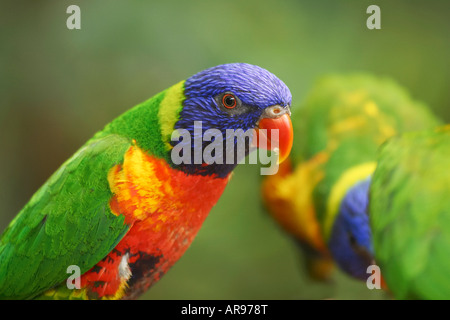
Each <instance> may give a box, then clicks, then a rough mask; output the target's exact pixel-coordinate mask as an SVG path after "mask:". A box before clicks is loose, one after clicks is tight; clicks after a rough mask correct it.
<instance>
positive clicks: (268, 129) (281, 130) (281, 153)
mask: <svg viewBox="0 0 450 320" xmlns="http://www.w3.org/2000/svg"><path fill="white" fill-rule="evenodd" d="M289 114H290V112H289V109H286V108H283V107H281V106H278V105H276V106H272V107H270V108H268V110H267V112H265V113H264V114H263V116H262V117H261V119H260V120H259V123H258V128H257V129H256V132H255V133H256V137H254V140H253V141H254V142H255V145H256V147H258V148H264V149H267V150H271V151H274V152H276V153H277V154H278V164H280V163H282V162H283V161H284V160H286V159H287V158H288V156H289V154H290V153H291V149H292V144H293V142H294V130H293V128H292V122H291V117H290V115H289ZM261 129H265V130H261ZM274 130H275V131H274ZM276 132H278V134H276Z"/></svg>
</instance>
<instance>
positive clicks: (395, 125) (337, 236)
mask: <svg viewBox="0 0 450 320" xmlns="http://www.w3.org/2000/svg"><path fill="white" fill-rule="evenodd" d="M292 117H293V119H294V120H295V121H293V123H294V134H295V135H296V136H298V137H301V139H297V140H296V143H295V144H294V146H293V148H292V153H291V155H290V157H289V159H288V161H285V162H284V163H283V164H282V165H281V166H280V169H279V171H278V173H277V174H275V175H273V176H267V177H266V178H265V180H264V181H263V185H262V197H263V200H264V202H265V205H266V207H267V208H268V211H269V212H270V214H271V215H272V216H273V218H274V219H275V220H276V221H277V222H278V223H279V224H280V225H281V226H282V227H283V228H284V229H285V230H286V231H287V232H288V233H289V234H291V235H292V236H293V238H294V239H296V242H297V243H298V244H299V245H300V247H301V249H302V251H303V253H304V256H305V259H304V260H305V262H306V268H307V270H308V271H309V274H310V275H311V276H312V277H313V278H316V279H321V280H324V279H328V278H329V276H330V274H331V271H332V270H333V265H334V264H335V263H336V264H337V265H338V266H339V267H340V268H341V269H342V270H344V271H345V272H346V273H348V274H350V275H351V276H353V277H356V278H359V279H362V280H366V279H367V278H368V276H369V275H368V274H367V273H366V271H367V267H368V266H369V265H371V264H372V263H373V258H374V256H373V246H372V239H371V230H370V225H369V217H368V215H367V206H368V201H369V200H368V192H369V191H368V190H369V187H370V177H371V175H372V173H373V171H374V170H375V167H376V156H377V150H378V147H379V146H380V145H381V144H382V143H383V142H385V141H386V140H387V139H388V138H390V137H392V136H394V135H396V134H398V133H401V132H405V131H409V130H420V129H427V128H432V127H434V126H435V125H436V124H438V123H439V121H438V120H437V119H436V118H435V117H434V116H433V115H432V114H431V113H430V111H429V110H428V109H427V108H426V107H425V106H424V105H423V104H421V103H418V102H415V101H413V100H412V99H411V98H410V97H409V96H408V94H407V93H406V91H405V90H404V89H403V88H401V87H400V86H399V85H397V84H396V83H394V82H393V81H391V80H388V79H380V78H376V77H373V76H370V75H364V74H353V75H330V76H326V77H324V78H323V79H322V80H320V81H319V82H318V83H317V85H316V86H315V87H314V89H313V90H312V92H311V94H310V96H309V98H307V100H306V101H305V102H304V103H303V106H302V107H301V108H297V109H294V110H293V114H292Z"/></svg>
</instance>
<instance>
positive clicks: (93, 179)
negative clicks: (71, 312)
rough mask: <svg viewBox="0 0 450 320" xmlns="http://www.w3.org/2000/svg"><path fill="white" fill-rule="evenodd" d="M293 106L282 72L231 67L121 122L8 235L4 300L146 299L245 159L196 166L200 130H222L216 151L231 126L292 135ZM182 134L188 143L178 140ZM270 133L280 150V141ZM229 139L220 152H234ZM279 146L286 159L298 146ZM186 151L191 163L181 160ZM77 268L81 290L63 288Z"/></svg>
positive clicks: (93, 142)
mask: <svg viewBox="0 0 450 320" xmlns="http://www.w3.org/2000/svg"><path fill="white" fill-rule="evenodd" d="M290 103H291V93H290V91H289V89H288V88H287V87H286V85H285V84H284V83H283V82H282V81H281V80H279V79H278V78H277V77H276V76H274V75H273V74H271V73H270V72H268V71H267V70H264V69H262V68H260V67H257V66H254V65H249V64H243V63H234V64H226V65H220V66H216V67H213V68H210V69H207V70H205V71H202V72H200V73H197V74H195V75H193V76H192V77H190V78H188V79H187V80H185V81H181V82H179V83H178V84H176V85H174V86H172V87H170V88H168V89H167V90H164V91H162V92H161V93H159V94H157V95H155V96H154V97H152V98H150V99H149V100H147V101H145V102H143V103H141V104H139V105H137V106H136V107H134V108H132V109H130V110H129V111H127V112H125V113H124V114H122V115H121V116H119V117H118V118H116V119H115V120H113V121H112V122H111V123H109V124H108V125H106V127H105V128H104V129H103V130H101V131H99V132H98V133H97V134H95V135H94V137H93V138H92V139H90V140H89V141H88V142H87V143H86V144H85V145H84V146H83V147H81V149H80V150H78V152H76V153H75V154H74V155H73V156H72V157H71V158H70V159H69V160H67V161H66V162H65V163H64V164H63V165H62V166H61V167H60V168H59V169H58V170H57V171H56V172H55V173H54V174H53V175H52V176H51V177H50V178H49V179H48V181H47V182H46V183H45V184H44V185H43V186H42V187H41V188H40V189H39V190H38V191H37V192H36V193H35V194H34V195H33V197H32V198H31V200H30V201H29V202H28V203H27V204H26V205H25V207H24V208H23V209H22V210H21V211H20V212H19V213H18V215H17V216H16V217H15V218H14V219H13V221H12V222H11V223H10V225H9V226H8V227H7V228H6V230H5V231H4V233H3V234H2V235H1V238H0V298H2V299H32V298H42V299H76V298H78V299H131V298H137V297H139V295H140V294H142V293H143V292H145V291H146V290H147V289H148V288H149V287H150V286H151V285H152V284H154V283H155V282H156V281H158V280H159V279H160V278H161V277H162V276H163V275H164V274H165V273H166V272H167V271H168V270H169V268H170V267H171V266H172V265H173V264H174V263H175V262H176V261H177V260H178V259H179V258H180V257H181V256H182V255H183V253H184V252H185V250H186V249H187V248H188V247H189V245H190V244H191V242H192V241H193V239H194V237H195V236H196V234H197V232H198V231H199V229H200V227H201V225H202V223H203V221H204V220H205V218H206V217H207V215H208V213H209V211H210V210H211V208H212V207H213V206H214V205H215V203H216V202H217V200H218V199H219V197H220V196H221V194H222V192H223V190H224V188H225V186H226V185H227V183H228V181H229V179H230V176H231V172H232V170H233V169H234V168H235V166H236V165H237V163H238V162H239V161H240V160H241V159H239V158H236V157H234V161H229V159H227V160H228V161H227V162H225V161H213V162H205V161H204V159H203V160H202V159H200V161H197V160H198V159H197V155H198V150H199V149H198V148H200V151H201V154H203V151H205V150H206V148H208V147H209V146H210V144H209V143H208V141H207V140H206V139H203V140H200V142H199V140H198V138H199V137H198V129H199V128H198V125H197V124H198V123H200V124H201V129H200V130H201V131H200V134H202V135H203V133H205V132H206V130H208V129H214V130H215V131H214V132H215V135H214V136H215V138H216V140H215V142H216V143H219V142H221V141H222V140H217V139H218V137H219V136H222V137H223V139H225V136H226V134H225V133H226V131H227V129H234V130H237V129H242V130H244V131H246V130H250V129H253V128H257V129H259V130H260V129H265V128H270V129H277V130H279V135H278V136H279V137H290V138H289V139H291V138H292V126H291V122H290V117H289V114H290V111H289V108H290ZM181 132H184V133H186V132H187V133H190V136H191V137H192V139H187V137H188V136H186V135H182V137H183V138H182V139H173V137H174V134H176V133H178V134H180V133H181ZM218 134H219V135H218ZM220 134H221V135H220ZM175 136H176V135H175ZM267 137H268V139H269V141H268V142H272V143H273V145H274V146H275V145H276V144H275V141H272V140H275V139H276V136H270V135H268V136H267ZM185 138H186V139H185ZM271 139H272V140H271ZM209 141H211V139H210V140H209ZM222 142H223V144H222V148H217V149H215V152H216V156H218V155H220V154H222V155H225V154H226V152H229V151H230V150H226V149H225V148H226V146H228V145H227V144H226V143H225V141H222ZM277 142H279V143H278V144H279V150H278V152H279V155H280V157H281V158H284V157H286V156H287V155H288V154H289V151H290V146H291V145H292V140H291V141H277ZM180 144H182V145H183V148H180V151H179V152H178V153H179V156H182V157H183V158H184V159H187V161H182V162H179V163H178V160H177V161H174V160H173V159H174V158H173V155H174V154H173V151H174V150H176V149H177V148H178V147H179V146H180ZM216 145H217V144H216ZM235 148H236V143H235V140H233V144H232V147H231V151H234V149H235ZM249 150H250V147H248V148H246V150H245V151H246V152H245V154H243V155H241V156H242V157H244V156H245V155H246V154H247V153H248V152H249ZM237 154H238V153H237V152H236V153H233V155H237ZM222 160H223V159H222ZM232 160H233V159H232ZM70 266H77V267H78V268H79V269H80V271H81V278H80V284H81V286H80V287H79V288H75V289H73V288H69V287H68V286H67V285H66V279H67V278H68V277H69V276H70V274H68V271H67V270H68V268H69V267H70Z"/></svg>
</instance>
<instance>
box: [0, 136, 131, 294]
mask: <svg viewBox="0 0 450 320" xmlns="http://www.w3.org/2000/svg"><path fill="white" fill-rule="evenodd" d="M130 145H131V144H130V141H129V140H128V139H126V138H123V137H120V136H118V135H108V136H105V137H102V138H98V139H93V140H91V141H89V142H88V143H87V144H86V145H85V146H84V147H82V148H81V149H80V150H79V151H78V152H77V153H76V154H75V155H74V156H73V157H72V158H70V159H69V160H68V161H66V162H65V163H64V164H63V165H62V166H61V168H59V170H58V171H56V172H55V173H54V174H53V175H52V176H51V177H50V179H49V180H48V181H47V182H46V183H45V184H44V185H43V186H42V187H41V188H40V189H39V190H38V191H37V192H36V194H35V195H34V196H33V197H32V198H31V200H30V201H29V203H27V205H26V206H25V207H24V208H23V209H22V211H21V212H20V213H19V214H18V215H17V217H16V218H15V219H14V220H13V221H12V222H11V224H10V225H9V226H8V228H7V229H6V230H5V232H4V233H3V235H2V237H1V239H0V298H3V299H5V298H6V299H28V298H32V297H33V296H35V295H37V294H39V293H41V292H43V291H45V290H47V289H49V288H51V287H53V286H55V285H58V284H60V283H62V282H64V281H65V280H66V279H67V278H68V276H70V274H68V273H67V267H68V266H70V265H78V266H79V267H80V269H81V273H84V272H86V271H87V270H89V269H90V268H91V267H93V266H94V265H95V264H96V263H97V262H99V261H100V260H101V259H103V258H104V257H105V256H106V255H107V254H108V253H109V252H110V251H111V250H112V249H113V248H114V247H115V246H116V244H117V243H118V242H119V241H120V240H121V239H122V237H123V236H124V235H125V234H126V232H127V231H128V229H129V226H128V225H126V224H124V217H123V216H116V215H114V214H112V213H111V211H110V208H109V200H110V198H111V195H112V194H111V191H110V189H109V185H108V181H107V174H108V171H109V170H110V168H111V167H113V166H114V165H116V164H119V163H121V162H122V161H123V155H124V154H125V151H126V150H127V149H128V148H129V147H130Z"/></svg>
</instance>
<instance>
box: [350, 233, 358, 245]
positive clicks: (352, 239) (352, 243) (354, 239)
mask: <svg viewBox="0 0 450 320" xmlns="http://www.w3.org/2000/svg"><path fill="white" fill-rule="evenodd" d="M348 240H349V241H350V245H351V246H355V245H356V244H357V242H356V238H355V237H354V236H353V235H352V234H350V233H349V234H348Z"/></svg>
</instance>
